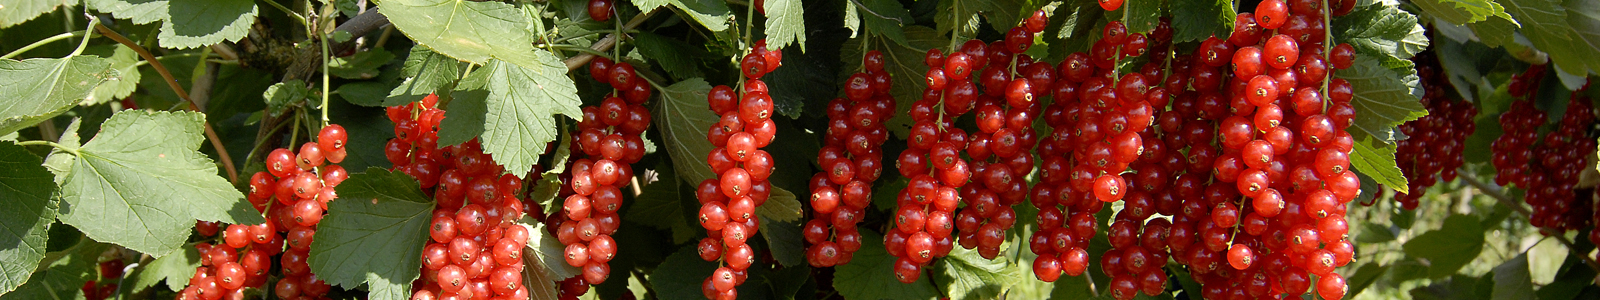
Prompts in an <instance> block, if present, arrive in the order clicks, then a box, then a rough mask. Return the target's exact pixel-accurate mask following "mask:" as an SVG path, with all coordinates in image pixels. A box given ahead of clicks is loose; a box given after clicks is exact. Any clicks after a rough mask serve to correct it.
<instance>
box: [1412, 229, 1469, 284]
mask: <svg viewBox="0 0 1600 300" xmlns="http://www.w3.org/2000/svg"><path fill="white" fill-rule="evenodd" d="M1404 248H1405V252H1406V255H1410V256H1412V257H1419V258H1423V259H1427V260H1428V264H1429V266H1428V274H1429V276H1428V277H1432V278H1441V277H1445V276H1449V275H1450V274H1455V272H1456V270H1459V269H1461V267H1462V266H1465V265H1466V264H1467V263H1468V262H1472V259H1473V258H1476V257H1478V253H1479V252H1481V251H1482V250H1483V229H1482V228H1481V227H1479V225H1478V220H1477V219H1476V218H1473V217H1472V216H1469V215H1452V216H1450V217H1448V218H1445V220H1444V224H1443V226H1442V227H1440V228H1439V229H1437V230H1433V231H1429V232H1427V233H1423V234H1422V235H1419V236H1417V237H1416V238H1413V239H1411V240H1410V241H1406V243H1405V245H1404Z"/></svg>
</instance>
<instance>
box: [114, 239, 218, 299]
mask: <svg viewBox="0 0 1600 300" xmlns="http://www.w3.org/2000/svg"><path fill="white" fill-rule="evenodd" d="M199 267H200V251H199V250H195V248H194V247H184V248H183V251H178V252H173V253H172V255H167V256H163V257H161V258H157V259H156V260H155V261H152V262H150V264H149V265H145V266H143V267H140V268H138V270H139V271H138V272H135V273H133V274H132V275H129V276H132V277H133V279H134V281H133V289H130V290H129V291H132V292H139V291H142V290H144V289H145V288H148V287H151V286H155V285H156V284H157V283H161V282H162V281H166V282H167V289H168V290H171V291H182V290H183V287H185V286H188V285H189V278H191V277H194V272H195V268H199Z"/></svg>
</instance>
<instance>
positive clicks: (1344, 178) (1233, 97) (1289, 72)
mask: <svg viewBox="0 0 1600 300" xmlns="http://www.w3.org/2000/svg"><path fill="white" fill-rule="evenodd" d="M1322 4H1323V3H1322V2H1320V1H1312V0H1293V1H1292V3H1285V2H1283V1H1280V0H1266V1H1262V2H1261V3H1260V4H1259V5H1258V6H1257V7H1256V9H1255V11H1254V13H1244V14H1239V15H1238V16H1237V17H1236V18H1235V21H1234V31H1233V33H1232V35H1231V36H1229V38H1228V39H1226V40H1224V39H1219V38H1216V37H1213V38H1210V39H1207V40H1206V41H1204V42H1202V43H1201V45H1200V47H1199V49H1197V50H1196V52H1195V53H1194V55H1193V56H1192V57H1191V58H1190V59H1189V61H1187V62H1183V63H1178V64H1179V65H1189V66H1188V67H1187V68H1189V70H1188V76H1189V78H1187V79H1184V80H1178V81H1173V80H1171V77H1169V79H1168V83H1169V84H1172V83H1176V82H1179V81H1188V83H1189V86H1190V88H1191V89H1193V91H1181V93H1180V94H1178V96H1177V98H1176V99H1175V102H1174V105H1173V109H1172V110H1171V111H1169V112H1163V113H1162V115H1161V117H1160V118H1159V121H1158V123H1159V124H1160V127H1161V128H1160V129H1161V131H1162V132H1163V133H1165V136H1163V138H1164V142H1165V143H1166V145H1165V146H1164V150H1166V151H1171V150H1177V149H1182V148H1184V147H1187V148H1189V149H1188V152H1187V155H1188V162H1189V164H1188V166H1187V168H1186V170H1185V171H1186V173H1185V174H1183V175H1180V176H1179V177H1178V180H1177V181H1175V182H1173V186H1172V188H1171V190H1172V191H1173V192H1172V193H1171V194H1170V195H1160V196H1158V199H1161V200H1158V202H1166V201H1169V200H1166V199H1168V198H1169V197H1170V198H1172V199H1182V200H1177V201H1176V202H1177V204H1176V206H1175V207H1173V206H1172V205H1174V204H1162V203H1158V204H1157V209H1158V210H1169V209H1172V208H1176V210H1179V212H1178V214H1177V215H1175V216H1174V218H1173V221H1172V225H1170V226H1171V227H1170V228H1169V229H1168V236H1169V237H1170V241H1169V245H1168V246H1169V247H1170V248H1171V250H1172V253H1173V258H1174V259H1175V260H1177V261H1178V262H1180V263H1184V264H1186V265H1188V267H1189V269H1190V271H1191V272H1192V273H1193V274H1195V275H1194V276H1195V279H1196V281H1198V282H1199V283H1201V284H1202V285H1203V286H1204V289H1203V290H1202V296H1204V297H1207V298H1221V297H1234V296H1237V297H1264V296H1281V295H1283V294H1289V295H1301V294H1304V293H1306V292H1307V291H1308V290H1309V288H1310V287H1311V285H1312V283H1313V282H1312V280H1313V279H1312V278H1311V275H1315V276H1317V277H1318V279H1315V280H1316V282H1315V283H1316V285H1317V293H1318V295H1320V296H1322V298H1324V299H1340V298H1342V297H1344V293H1345V283H1344V278H1343V277H1341V276H1339V274H1337V273H1334V272H1333V269H1334V268H1335V267H1339V266H1343V265H1345V264H1347V263H1349V261H1350V259H1351V257H1352V256H1353V255H1354V253H1353V252H1354V250H1355V248H1354V246H1353V245H1352V244H1351V243H1350V242H1349V241H1347V240H1345V236H1346V234H1347V232H1348V224H1347V223H1346V221H1345V217H1344V212H1345V205H1346V204H1347V203H1349V202H1350V201H1353V200H1354V199H1355V196H1356V195H1357V193H1358V192H1359V190H1360V181H1358V180H1357V178H1356V176H1355V173H1354V172H1352V171H1350V170H1349V167H1350V159H1349V153H1350V151H1351V150H1352V148H1353V146H1354V145H1353V143H1354V142H1353V139H1352V138H1351V136H1350V135H1349V134H1348V133H1346V132H1345V128H1347V127H1348V126H1350V122H1351V120H1352V119H1353V118H1354V115H1355V110H1354V108H1353V107H1352V106H1351V105H1350V100H1351V96H1352V91H1351V86H1350V84H1349V83H1348V82H1345V81H1344V80H1340V79H1334V80H1332V81H1329V80H1328V79H1327V76H1328V75H1329V74H1330V73H1329V72H1330V71H1331V69H1337V68H1347V67H1349V66H1350V64H1351V62H1352V60H1353V56H1354V51H1353V48H1351V47H1350V46H1349V45H1339V46H1337V47H1335V48H1333V50H1332V53H1326V52H1327V51H1325V46H1324V45H1325V43H1327V41H1326V39H1327V36H1325V32H1326V31H1325V30H1324V29H1323V28H1324V27H1323V26H1326V23H1325V22H1326V19H1325V18H1327V13H1328V12H1327V10H1325V9H1324V8H1323V7H1322ZM1324 57H1327V58H1324ZM1330 65H1331V66H1332V68H1330ZM1230 71H1231V72H1230ZM1179 74H1181V72H1177V73H1175V74H1174V76H1181V75H1179ZM1230 75H1231V76H1230ZM1169 88H1171V87H1169ZM1324 89H1325V90H1324ZM1324 93H1326V94H1327V95H1326V96H1324ZM1217 137H1220V140H1219V139H1218V138H1217ZM1213 143H1215V144H1213ZM1164 164H1166V165H1167V167H1168V168H1169V169H1170V168H1172V167H1180V168H1181V166H1180V165H1179V164H1181V163H1164ZM1206 173H1211V174H1212V176H1205V174H1206ZM1206 177H1210V178H1206ZM1207 180H1211V181H1210V182H1209V183H1208V182H1207ZM1241 196H1243V197H1241ZM1247 204H1248V205H1247ZM1164 207H1167V208H1164ZM1115 227H1116V226H1115V225H1113V229H1112V236H1113V237H1112V240H1113V244H1116V243H1117V242H1115V240H1117V238H1116V237H1115V236H1116V235H1118V230H1117V229H1116V228H1115ZM1219 256H1220V257H1219ZM1224 261H1225V262H1226V263H1227V265H1226V267H1222V265H1221V264H1219V263H1221V262H1224ZM1124 262H1126V260H1125V261H1124ZM1116 286H1117V284H1116V283H1113V290H1115V289H1116Z"/></svg>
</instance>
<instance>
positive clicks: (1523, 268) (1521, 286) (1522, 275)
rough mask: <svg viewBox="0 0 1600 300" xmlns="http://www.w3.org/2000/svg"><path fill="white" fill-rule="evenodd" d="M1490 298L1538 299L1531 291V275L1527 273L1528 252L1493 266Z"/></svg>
mask: <svg viewBox="0 0 1600 300" xmlns="http://www.w3.org/2000/svg"><path fill="white" fill-rule="evenodd" d="M1489 298H1490V299H1538V298H1539V297H1538V295H1536V294H1534V293H1533V275H1529V274H1528V253H1522V254H1519V255H1517V257H1516V258H1512V259H1510V260H1507V261H1506V262H1504V263H1500V265H1499V266H1495V267H1494V292H1493V293H1491V294H1490V295H1489Z"/></svg>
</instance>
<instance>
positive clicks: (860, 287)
mask: <svg viewBox="0 0 1600 300" xmlns="http://www.w3.org/2000/svg"><path fill="white" fill-rule="evenodd" d="M861 240H862V241H882V240H883V236H882V235H880V234H878V233H877V232H874V231H872V230H871V229H865V228H863V229H861ZM951 253H954V250H951ZM895 259H897V258H895V257H894V256H891V255H889V253H888V252H886V251H885V250H884V249H883V243H872V242H863V243H861V249H859V250H857V251H856V253H855V257H854V258H852V259H851V260H850V263H848V264H845V265H842V266H838V267H834V270H835V271H834V273H833V288H834V289H837V290H838V291H839V295H841V296H844V298H845V299H934V298H937V297H939V292H938V291H937V290H935V289H934V287H933V284H932V283H930V282H929V281H928V280H929V279H928V278H927V276H922V277H920V278H917V281H915V282H912V283H910V284H905V283H900V280H898V279H895V275H894V264H895Z"/></svg>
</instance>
